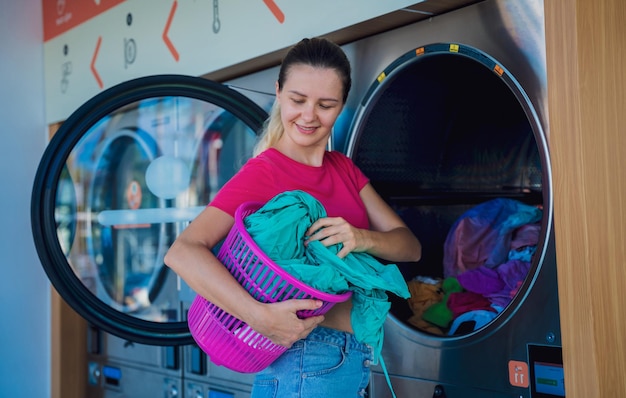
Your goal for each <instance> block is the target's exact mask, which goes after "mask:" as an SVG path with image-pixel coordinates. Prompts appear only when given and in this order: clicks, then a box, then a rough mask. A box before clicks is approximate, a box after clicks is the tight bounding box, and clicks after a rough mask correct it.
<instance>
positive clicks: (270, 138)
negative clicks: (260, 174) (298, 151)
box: [253, 38, 352, 156]
mask: <svg viewBox="0 0 626 398" xmlns="http://www.w3.org/2000/svg"><path fill="white" fill-rule="evenodd" d="M294 65H310V66H312V67H315V68H329V69H334V70H335V71H336V72H337V74H338V75H339V78H340V79H341V82H342V83H343V98H342V100H343V103H344V104H345V103H346V100H347V99H348V93H349V92H350V87H351V86H352V79H351V76H350V74H351V70H350V61H349V60H348V57H346V54H345V53H344V52H343V50H342V49H341V47H339V46H338V45H337V44H335V43H333V42H331V41H330V40H327V39H323V38H311V39H302V40H301V41H300V42H299V43H298V44H296V45H295V46H293V47H292V48H291V49H290V50H289V52H288V53H287V55H286V56H285V58H283V62H282V64H281V66H280V71H279V72H278V90H279V91H282V89H283V85H284V84H285V80H286V79H287V76H288V74H289V71H290V69H291V67H292V66H294ZM283 132H284V127H283V124H282V121H281V118H280V105H279V104H278V101H274V105H273V106H272V110H271V111H270V116H269V118H268V119H267V120H266V121H265V124H264V126H263V130H262V132H261V135H260V137H259V141H258V142H257V144H256V145H255V147H254V153H253V156H256V155H258V154H259V153H261V152H263V151H264V150H266V149H267V148H269V147H271V146H273V145H274V144H275V143H276V142H277V141H278V140H279V139H280V137H281V136H282V135H283Z"/></svg>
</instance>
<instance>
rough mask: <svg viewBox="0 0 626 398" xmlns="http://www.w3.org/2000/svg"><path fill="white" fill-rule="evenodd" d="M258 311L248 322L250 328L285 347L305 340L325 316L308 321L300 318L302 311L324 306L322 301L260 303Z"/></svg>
mask: <svg viewBox="0 0 626 398" xmlns="http://www.w3.org/2000/svg"><path fill="white" fill-rule="evenodd" d="M259 304H260V305H259V306H258V309H259V310H258V311H256V313H255V314H254V316H253V317H252V319H250V320H249V321H248V326H250V327H251V328H252V329H254V330H255V331H256V332H258V333H260V334H262V335H263V336H265V337H267V338H268V339H270V340H271V341H272V343H274V344H278V345H281V346H284V347H287V348H289V347H291V346H292V345H293V343H295V342H296V341H298V340H300V339H303V338H305V337H306V336H308V335H309V333H311V332H312V331H313V329H315V328H316V327H317V325H319V324H320V323H321V322H323V321H324V316H323V315H318V316H312V317H309V318H306V319H302V318H299V317H298V312H299V311H302V310H315V309H318V308H320V307H321V306H322V304H323V303H322V302H321V301H320V300H313V299H291V300H285V301H281V302H278V303H259Z"/></svg>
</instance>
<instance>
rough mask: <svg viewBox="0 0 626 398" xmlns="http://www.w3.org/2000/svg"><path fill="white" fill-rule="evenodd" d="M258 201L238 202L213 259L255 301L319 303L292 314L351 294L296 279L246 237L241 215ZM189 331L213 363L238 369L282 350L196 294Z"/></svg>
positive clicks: (258, 365) (256, 365) (261, 364)
mask: <svg viewBox="0 0 626 398" xmlns="http://www.w3.org/2000/svg"><path fill="white" fill-rule="evenodd" d="M261 205H262V204H261V203H257V202H246V203H243V204H242V205H241V206H239V208H238V209H237V211H236V212H235V224H234V225H233V227H232V229H231V230H230V232H229V234H228V236H227V237H226V239H225V240H224V243H223V245H222V247H221V248H220V251H219V253H218V255H217V258H218V259H219V260H220V261H221V262H222V263H223V264H224V265H225V266H226V268H227V269H228V270H229V271H230V273H231V274H232V275H233V276H234V277H235V278H236V279H237V281H239V283H240V284H241V285H242V286H243V287H244V288H246V290H248V292H249V293H250V294H251V295H252V296H253V297H254V298H256V299H257V300H258V301H261V302H264V303H273V302H278V301H282V300H286V299H290V298H298V299H305V298H314V299H318V300H321V301H322V302H323V305H322V306H321V307H320V308H318V309H316V310H306V311H302V312H300V313H298V315H299V316H300V317H302V318H306V317H309V316H314V315H321V314H324V313H326V312H327V311H328V310H329V309H330V308H331V307H332V306H333V305H334V304H336V303H339V302H342V301H346V300H347V299H348V298H350V296H351V295H352V292H350V291H348V292H345V293H342V294H329V293H325V292H322V291H319V290H317V289H314V288H312V287H310V286H307V285H306V284H304V283H302V282H300V281H299V280H297V279H296V278H294V277H293V276H291V275H289V274H288V273H287V272H285V270H283V269H282V268H281V267H280V266H278V265H277V264H276V263H275V262H273V261H272V260H271V259H270V258H269V257H267V255H266V254H265V253H263V252H262V251H261V249H260V248H259V247H258V246H257V245H256V243H255V242H254V241H253V240H252V238H251V237H250V235H249V234H248V232H247V231H246V228H245V225H244V221H243V220H244V218H245V217H247V216H248V215H250V214H252V213H254V212H255V211H257V210H258V209H259V208H260V207H261ZM187 323H188V324H189V330H190V331H191V335H192V336H193V338H194V340H195V341H196V343H197V344H198V346H199V347H200V348H201V349H202V350H203V351H204V352H205V353H206V354H207V355H208V356H209V358H210V360H211V361H212V362H213V363H215V364H216V365H221V366H225V367H227V368H229V369H231V370H234V371H237V372H241V373H254V372H258V371H260V370H263V369H265V368H266V367H267V366H269V365H270V364H271V363H272V362H273V361H274V360H276V359H277V358H278V357H279V356H280V355H281V354H282V353H283V352H285V350H286V349H287V348H285V347H283V346H280V345H277V344H274V343H272V341H271V340H270V339H268V338H267V337H265V336H263V335H261V334H259V333H257V332H255V331H254V330H252V329H251V328H250V327H249V326H248V325H246V324H245V323H244V322H242V321H241V320H239V319H237V318H235V317H234V316H232V315H230V314H229V313H227V312H226V311H223V310H222V309H221V308H219V307H217V306H216V305H214V304H213V303H211V302H209V301H208V300H206V299H205V298H203V297H202V296H200V295H197V296H196V298H195V299H194V301H193V303H192V304H191V307H190V308H189V312H188V314H187Z"/></svg>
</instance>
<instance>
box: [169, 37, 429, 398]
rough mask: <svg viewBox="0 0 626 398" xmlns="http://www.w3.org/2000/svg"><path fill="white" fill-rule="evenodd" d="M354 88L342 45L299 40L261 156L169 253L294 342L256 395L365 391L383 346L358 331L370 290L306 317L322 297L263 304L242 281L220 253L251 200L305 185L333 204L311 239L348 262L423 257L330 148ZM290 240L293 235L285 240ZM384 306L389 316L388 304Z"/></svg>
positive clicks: (258, 327) (270, 335)
mask: <svg viewBox="0 0 626 398" xmlns="http://www.w3.org/2000/svg"><path fill="white" fill-rule="evenodd" d="M350 87H351V68H350V63H349V61H348V59H347V57H346V55H345V54H344V52H343V50H342V49H341V48H340V47H339V46H337V45H336V44H334V43H332V42H330V41H329V40H326V39H317V38H313V39H303V40H302V41H300V42H299V43H298V44H296V45H295V46H294V47H293V48H292V49H291V50H290V51H289V52H288V53H287V55H286V56H285V59H284V60H283V63H282V66H281V68H280V71H279V74H278V81H277V82H276V100H275V102H274V106H273V108H272V112H271V115H270V117H269V119H268V120H267V121H266V123H265V128H264V130H263V132H262V133H261V139H260V140H259V142H258V144H257V145H256V147H255V151H254V153H255V156H254V157H253V158H252V159H250V160H249V161H248V162H247V163H246V164H245V165H244V166H243V167H242V168H241V169H240V170H239V172H237V174H236V175H235V176H233V178H231V179H230V180H229V181H228V182H227V183H226V184H225V185H224V186H223V187H222V188H221V189H220V191H219V192H218V193H217V195H216V196H215V197H214V198H213V200H212V201H211V202H210V203H209V205H208V206H207V207H206V209H205V210H203V211H202V213H200V214H199V215H198V217H197V218H196V219H195V220H194V221H193V222H192V223H191V224H190V225H189V226H188V227H187V228H186V229H185V230H184V231H183V232H182V234H181V235H179V237H178V238H177V239H176V241H175V242H174V244H173V245H172V246H171V248H170V250H169V252H168V253H167V255H166V258H165V263H166V264H167V265H169V266H170V267H171V268H172V269H174V271H176V273H178V274H179V275H180V276H181V277H182V278H183V279H184V280H185V281H186V282H187V283H188V284H189V286H191V288H192V289H194V290H195V291H196V292H197V293H198V294H199V295H200V296H202V297H204V298H206V299H207V300H208V301H209V302H211V303H212V304H214V305H216V306H217V307H219V308H220V309H221V310H223V311H225V312H226V313H228V314H230V315H232V316H233V317H235V318H237V319H239V320H242V321H243V322H244V323H245V324H246V325H247V326H249V327H250V328H252V329H253V330H254V331H256V332H258V333H259V334H261V335H263V336H265V337H266V338H267V339H269V340H270V341H271V342H272V343H273V344H276V345H280V346H284V347H286V348H288V349H287V350H286V351H285V352H284V353H283V354H282V355H281V356H280V357H279V358H278V359H277V360H276V361H274V362H272V363H271V364H269V366H268V367H266V368H265V369H263V370H261V371H260V372H259V373H257V375H256V379H255V383H254V386H253V391H252V396H253V397H254V398H263V397H274V396H284V395H285V394H287V392H288V391H297V396H298V397H301V398H306V397H318V396H342V397H344V396H345V397H348V396H352V397H354V396H358V395H363V394H364V393H365V389H366V387H367V385H368V382H369V374H370V370H369V365H366V366H363V364H369V363H370V362H372V361H377V360H378V359H379V358H378V355H377V354H378V353H379V352H380V347H375V349H374V350H373V348H372V347H371V346H370V345H368V344H367V343H368V342H370V341H371V340H369V339H368V337H365V336H362V335H359V334H355V333H354V330H355V328H354V327H353V326H356V325H353V323H352V319H357V318H359V316H358V315H357V316H352V315H353V311H354V308H361V307H360V305H359V304H361V303H362V302H363V300H364V296H363V295H362V294H356V295H355V296H354V305H353V300H352V299H350V300H347V301H345V302H340V303H337V304H336V305H334V306H333V307H332V308H331V309H330V310H329V311H328V312H327V313H325V314H324V315H316V316H311V317H309V318H306V319H301V318H300V317H299V316H298V314H299V313H301V312H303V311H305V312H306V311H311V310H316V309H318V308H319V307H320V306H321V305H322V303H321V301H319V300H316V299H311V298H307V299H288V300H284V301H281V302H276V303H265V302H260V301H257V300H256V299H255V298H254V297H253V296H252V295H251V294H250V293H249V292H248V291H247V290H246V289H244V287H242V286H241V285H240V284H239V282H238V281H237V280H236V279H235V278H234V277H233V276H232V275H231V274H230V273H229V272H228V270H227V269H226V268H225V266H224V264H222V263H221V261H220V260H219V259H218V258H216V256H215V255H214V254H213V252H212V250H213V248H214V247H215V246H216V245H217V244H218V243H219V242H221V241H222V240H223V239H224V237H225V236H226V235H227V233H228V232H229V230H230V229H231V227H232V226H233V224H234V217H235V215H236V210H237V209H238V208H239V206H240V205H241V204H242V203H244V202H249V201H254V202H259V203H262V204H264V203H268V201H270V200H271V199H273V198H275V197H276V196H277V195H279V194H282V193H285V192H287V191H295V190H299V191H302V192H305V193H307V194H308V195H310V196H311V197H313V198H315V199H317V200H318V201H319V202H320V204H321V206H323V208H324V209H325V211H326V215H325V216H322V217H320V218H318V219H316V220H313V222H312V224H311V225H309V226H308V229H307V230H306V236H307V237H308V238H307V243H308V244H315V245H314V246H321V247H323V248H329V247H330V246H333V245H337V244H341V246H340V247H341V249H340V250H339V251H338V253H336V255H337V256H338V257H339V258H342V259H343V258H346V256H348V255H349V254H350V253H355V254H356V253H362V254H366V253H369V254H370V255H374V256H377V257H378V258H380V259H382V260H387V261H417V260H419V258H420V255H421V246H420V243H419V241H418V240H417V238H416V237H415V236H414V235H413V233H412V232H411V231H410V230H409V229H408V228H407V226H406V225H405V224H404V222H403V221H402V220H401V219H400V217H398V215H397V214H396V213H395V212H394V211H393V210H392V209H391V208H390V207H389V206H388V205H387V204H386V203H385V202H384V201H383V200H382V199H381V197H380V196H379V195H378V194H377V193H376V191H375V190H374V188H373V187H372V186H371V185H370V183H369V180H368V178H367V177H366V176H365V175H364V174H363V173H362V172H361V170H359V169H358V168H357V167H356V166H355V165H354V163H353V162H352V161H351V160H350V159H349V158H348V157H346V156H345V155H344V154H342V153H340V152H337V151H328V150H327V147H328V141H329V139H330V135H331V132H332V128H333V126H334V124H335V121H336V120H337V117H338V115H339V114H340V113H341V111H342V109H343V107H344V104H345V102H346V99H347V97H348V93H349V91H350ZM289 236H292V235H289ZM289 243H293V242H288V241H285V242H282V241H281V243H280V244H281V245H288V244H289ZM320 244H321V245H320ZM390 269H391V267H390ZM361 277H362V278H363V279H364V278H366V275H361ZM381 279H383V278H382V277H381ZM400 279H401V280H400V281H399V282H400V283H401V284H402V285H403V287H404V288H405V289H406V284H405V282H404V280H402V278H400ZM381 302H384V304H385V305H386V304H387V303H386V300H382V299H381ZM383 308H384V310H383V313H382V318H381V319H384V318H385V316H386V313H387V311H388V309H389V307H388V306H384V307H383ZM356 329H357V330H358V328H356ZM379 332H380V335H378V336H376V337H377V338H381V340H380V341H381V342H382V329H381V330H380V331H379ZM374 355H376V357H374ZM341 358H344V360H341ZM383 366H384V365H383ZM331 369H332V372H331V371H330V370H331ZM293 380H297V384H296V385H294V384H293ZM301 381H302V383H301ZM392 392H393V391H392Z"/></svg>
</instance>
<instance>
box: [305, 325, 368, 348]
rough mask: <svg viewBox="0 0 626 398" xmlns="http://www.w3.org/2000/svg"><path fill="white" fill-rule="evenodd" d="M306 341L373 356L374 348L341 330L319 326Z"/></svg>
mask: <svg viewBox="0 0 626 398" xmlns="http://www.w3.org/2000/svg"><path fill="white" fill-rule="evenodd" d="M305 340H306V341H317V342H321V343H328V344H335V345H338V346H342V347H345V348H346V351H349V350H357V351H361V352H364V353H368V354H372V348H371V347H370V346H369V345H367V344H363V343H360V342H359V341H357V339H356V337H355V336H354V335H353V334H352V333H348V332H344V331H341V330H336V329H331V328H327V327H323V326H318V327H316V328H315V329H313V331H312V332H311V333H310V334H309V335H308V336H307V337H306V338H305Z"/></svg>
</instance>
